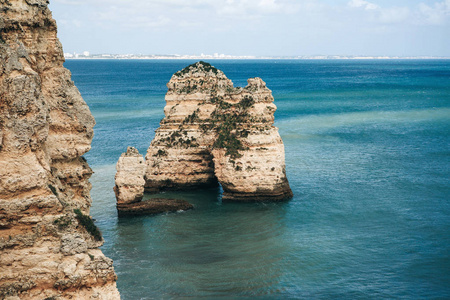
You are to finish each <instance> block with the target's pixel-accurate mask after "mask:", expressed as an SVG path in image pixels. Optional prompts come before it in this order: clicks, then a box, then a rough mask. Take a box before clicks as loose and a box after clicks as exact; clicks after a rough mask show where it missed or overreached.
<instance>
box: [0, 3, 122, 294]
mask: <svg viewBox="0 0 450 300" xmlns="http://www.w3.org/2000/svg"><path fill="white" fill-rule="evenodd" d="M47 4H48V1H46V0H0V8H1V10H0V298H1V299H94V298H95V299H119V298H120V296H119V292H118V290H117V288H116V282H115V281H116V275H115V273H114V269H113V266H112V261H111V260H110V259H108V258H106V257H105V256H104V255H103V254H102V252H101V251H100V250H99V249H98V247H99V246H100V245H102V238H101V235H100V232H99V231H98V229H97V228H96V227H95V225H94V224H93V221H92V219H91V218H90V217H89V207H90V205H91V198H90V194H89V191H90V188H91V185H90V183H89V181H88V179H89V177H90V176H91V174H92V170H91V169H90V167H89V165H88V164H87V162H86V160H85V159H84V158H83V157H82V155H83V154H84V153H86V152H87V151H89V149H90V144H91V140H92V137H93V126H94V124H95V121H94V119H93V117H92V115H91V113H90V111H89V108H88V107H87V105H86V103H85V102H84V101H83V99H82V98H81V96H80V93H79V92H78V89H77V88H76V87H75V85H74V84H73V82H72V81H71V79H70V77H71V75H70V72H69V71H68V70H67V69H65V68H64V67H63V62H64V57H63V51H62V47H61V44H60V42H59V40H58V39H57V37H56V23H55V21H54V20H53V19H52V16H51V12H50V11H49V9H48V8H47Z"/></svg>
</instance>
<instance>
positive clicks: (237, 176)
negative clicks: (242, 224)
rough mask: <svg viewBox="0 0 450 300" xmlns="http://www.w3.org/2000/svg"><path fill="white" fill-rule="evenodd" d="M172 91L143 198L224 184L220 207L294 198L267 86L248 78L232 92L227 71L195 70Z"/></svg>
mask: <svg viewBox="0 0 450 300" xmlns="http://www.w3.org/2000/svg"><path fill="white" fill-rule="evenodd" d="M167 86H168V92H167V94H166V107H165V108H164V113H165V118H164V119H163V120H162V121H161V123H160V125H161V126H160V127H159V128H158V129H157V130H156V134H155V138H154V139H153V141H152V142H151V145H150V147H149V148H148V150H147V155H146V160H145V164H146V170H145V174H144V179H145V191H147V192H159V191H163V190H177V189H180V190H183V189H192V188H197V187H208V186H215V185H217V182H220V184H221V185H222V188H223V191H224V192H223V197H222V200H223V201H243V202H250V201H280V200H284V199H288V198H290V197H292V191H291V189H290V187H289V183H288V181H287V178H286V171H285V161H284V146H283V142H282V140H281V138H280V135H279V134H278V129H277V128H276V127H274V126H273V122H274V116H273V114H274V112H275V110H276V106H275V105H274V104H273V97H272V93H271V91H270V90H269V89H268V88H267V87H266V84H265V83H264V81H262V80H261V79H260V78H251V79H249V80H248V85H247V86H246V87H244V88H239V87H237V88H235V87H233V83H232V82H231V80H229V79H228V78H227V77H226V76H225V74H224V73H223V72H222V71H220V70H218V69H216V68H214V67H213V66H211V65H210V64H208V63H205V62H198V63H195V64H193V65H190V66H188V67H186V68H184V69H183V70H181V71H178V72H177V73H175V74H174V75H173V76H172V78H171V79H170V81H169V83H168V84H167ZM118 201H121V200H120V199H119V198H118Z"/></svg>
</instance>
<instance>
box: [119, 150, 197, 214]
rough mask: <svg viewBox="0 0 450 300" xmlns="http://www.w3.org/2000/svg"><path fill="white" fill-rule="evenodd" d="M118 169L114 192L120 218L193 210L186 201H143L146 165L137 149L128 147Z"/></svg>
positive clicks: (120, 159)
mask: <svg viewBox="0 0 450 300" xmlns="http://www.w3.org/2000/svg"><path fill="white" fill-rule="evenodd" d="M116 169H117V173H116V178H115V180H116V185H115V186H114V192H115V194H116V199H117V212H118V215H119V217H125V216H136V215H154V214H159V213H164V212H176V211H179V210H188V209H192V208H193V206H192V204H190V203H189V202H187V201H184V200H173V199H151V200H147V201H142V198H143V196H144V185H145V180H144V175H145V163H144V157H142V155H141V154H139V151H138V150H137V149H136V148H133V147H128V149H127V152H125V153H122V155H121V156H120V158H119V161H118V162H117V165H116Z"/></svg>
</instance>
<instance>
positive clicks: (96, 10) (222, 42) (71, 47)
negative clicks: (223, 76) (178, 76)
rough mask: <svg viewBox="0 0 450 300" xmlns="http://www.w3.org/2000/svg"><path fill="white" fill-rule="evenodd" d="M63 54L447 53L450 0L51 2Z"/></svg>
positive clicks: (121, 0) (72, 0)
mask: <svg viewBox="0 0 450 300" xmlns="http://www.w3.org/2000/svg"><path fill="white" fill-rule="evenodd" d="M50 9H51V10H52V11H53V17H54V18H55V19H56V21H57V23H58V36H59V38H60V40H61V42H62V43H63V46H64V51H65V52H82V51H85V50H87V51H90V52H91V53H118V54H125V53H134V54H139V53H141V54H197V55H198V54H201V53H205V54H213V53H224V54H229V55H257V56H264V55H269V56H297V55H369V56H370V55H389V56H422V55H429V56H450V0H390V1H388V0H335V1H331V0H141V1H132V0H50Z"/></svg>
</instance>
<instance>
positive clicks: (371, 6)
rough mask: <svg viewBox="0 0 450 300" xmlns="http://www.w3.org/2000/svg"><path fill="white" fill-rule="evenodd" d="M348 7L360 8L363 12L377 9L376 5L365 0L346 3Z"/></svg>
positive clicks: (353, 0) (352, 0)
mask: <svg viewBox="0 0 450 300" xmlns="http://www.w3.org/2000/svg"><path fill="white" fill-rule="evenodd" d="M348 6H350V7H362V8H364V9H365V10H373V9H377V8H379V6H378V5H376V4H374V3H371V2H369V1H365V0H351V1H349V2H348Z"/></svg>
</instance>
